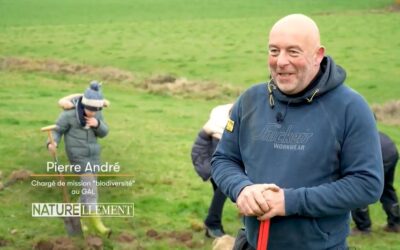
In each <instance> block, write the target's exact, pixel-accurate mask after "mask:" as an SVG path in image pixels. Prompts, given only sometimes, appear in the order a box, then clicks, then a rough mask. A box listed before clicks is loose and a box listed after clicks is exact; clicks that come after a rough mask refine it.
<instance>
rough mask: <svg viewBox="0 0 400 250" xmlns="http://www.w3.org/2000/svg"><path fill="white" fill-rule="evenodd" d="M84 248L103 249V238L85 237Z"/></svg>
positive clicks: (91, 249)
mask: <svg viewBox="0 0 400 250" xmlns="http://www.w3.org/2000/svg"><path fill="white" fill-rule="evenodd" d="M86 249H90V250H101V249H103V240H102V239H101V238H100V237H97V236H89V237H87V238H86Z"/></svg>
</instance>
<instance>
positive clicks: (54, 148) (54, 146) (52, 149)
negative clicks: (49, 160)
mask: <svg viewBox="0 0 400 250" xmlns="http://www.w3.org/2000/svg"><path fill="white" fill-rule="evenodd" d="M47 149H48V150H49V152H50V154H51V155H55V153H56V151H57V143H55V142H53V143H49V144H48V145H47Z"/></svg>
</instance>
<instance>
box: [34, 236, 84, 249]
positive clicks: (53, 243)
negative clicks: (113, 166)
mask: <svg viewBox="0 0 400 250" xmlns="http://www.w3.org/2000/svg"><path fill="white" fill-rule="evenodd" d="M32 249H34V250H79V249H80V247H78V246H77V245H76V244H75V243H74V241H73V240H72V239H69V238H67V237H60V238H57V239H54V240H40V241H39V242H37V243H36V244H35V245H34V246H33V248H32Z"/></svg>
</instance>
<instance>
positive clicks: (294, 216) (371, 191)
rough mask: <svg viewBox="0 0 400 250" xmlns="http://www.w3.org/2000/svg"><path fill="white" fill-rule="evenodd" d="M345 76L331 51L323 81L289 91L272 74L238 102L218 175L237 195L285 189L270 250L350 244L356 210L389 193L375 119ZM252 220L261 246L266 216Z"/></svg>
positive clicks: (249, 228) (219, 154)
mask: <svg viewBox="0 0 400 250" xmlns="http://www.w3.org/2000/svg"><path fill="white" fill-rule="evenodd" d="M345 77H346V74H345V71H344V70H343V69H342V68H341V67H340V66H337V65H335V63H334V62H333V60H332V59H331V58H330V57H325V58H324V60H323V61H322V63H321V71H320V75H319V76H318V79H316V81H318V82H317V83H316V84H315V85H313V86H314V87H313V88H311V89H308V91H306V92H305V93H303V94H302V95H301V96H297V97H290V96H286V95H284V94H283V93H282V92H280V91H279V89H278V88H277V87H276V86H275V84H274V83H273V82H272V81H271V82H270V83H268V84H259V85H255V86H253V87H251V88H250V89H249V90H247V91H246V92H245V93H243V94H242V95H241V96H240V97H239V99H238V100H237V102H236V103H235V105H234V107H233V109H232V113H231V117H230V119H231V120H232V122H233V126H230V129H229V130H231V131H229V130H228V129H226V130H225V132H224V134H223V137H222V139H221V141H220V143H219V145H218V147H217V150H216V152H215V154H214V157H213V160H212V176H213V179H214V180H215V182H216V183H217V185H218V186H219V187H220V188H221V190H223V192H225V194H227V195H228V196H229V197H230V198H231V199H232V200H233V201H236V199H237V197H238V195H239V193H240V191H241V190H242V189H243V188H244V187H245V186H248V185H252V184H256V183H275V184H277V185H278V186H279V187H281V188H283V189H284V197H285V210H286V215H285V216H282V217H274V218H272V219H271V229H270V237H269V244H268V249H269V250H274V249H279V250H285V249H307V250H312V249H318V250H321V249H342V248H345V246H346V237H347V235H348V232H349V225H348V219H349V211H350V210H351V209H354V208H358V207H365V206H366V205H368V204H370V203H373V202H375V201H376V200H378V199H379V197H380V195H381V193H382V189H383V167H382V157H381V152H380V144H379V137H378V132H377V128H376V124H375V120H374V117H373V115H372V112H371V111H370V109H369V107H368V105H367V103H366V102H365V100H364V99H363V98H362V97H361V96H360V95H359V94H357V93H356V92H355V91H353V90H352V89H350V88H349V87H347V86H345V85H344V84H343V82H344V80H345ZM232 122H231V123H230V125H232ZM232 127H233V129H232ZM245 226H246V232H247V238H248V240H249V242H250V244H251V245H253V247H255V246H256V239H257V236H258V226H259V222H258V220H257V219H256V218H255V217H246V218H245Z"/></svg>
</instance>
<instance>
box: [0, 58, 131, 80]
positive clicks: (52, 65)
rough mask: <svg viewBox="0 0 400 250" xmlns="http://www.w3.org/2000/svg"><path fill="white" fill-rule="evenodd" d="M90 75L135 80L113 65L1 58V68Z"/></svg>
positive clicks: (101, 77) (97, 77) (105, 78)
mask: <svg viewBox="0 0 400 250" xmlns="http://www.w3.org/2000/svg"><path fill="white" fill-rule="evenodd" d="M5 69H6V70H11V71H26V72H44V73H52V74H64V75H82V76H90V77H92V78H96V79H99V80H103V81H118V82H121V81H122V82H133V81H134V79H135V77H134V75H133V74H132V73H131V72H129V71H125V70H120V69H117V68H113V67H94V66H91V65H83V64H73V63H67V62H62V61H58V60H54V59H30V58H20V57H7V58H0V70H5Z"/></svg>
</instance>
